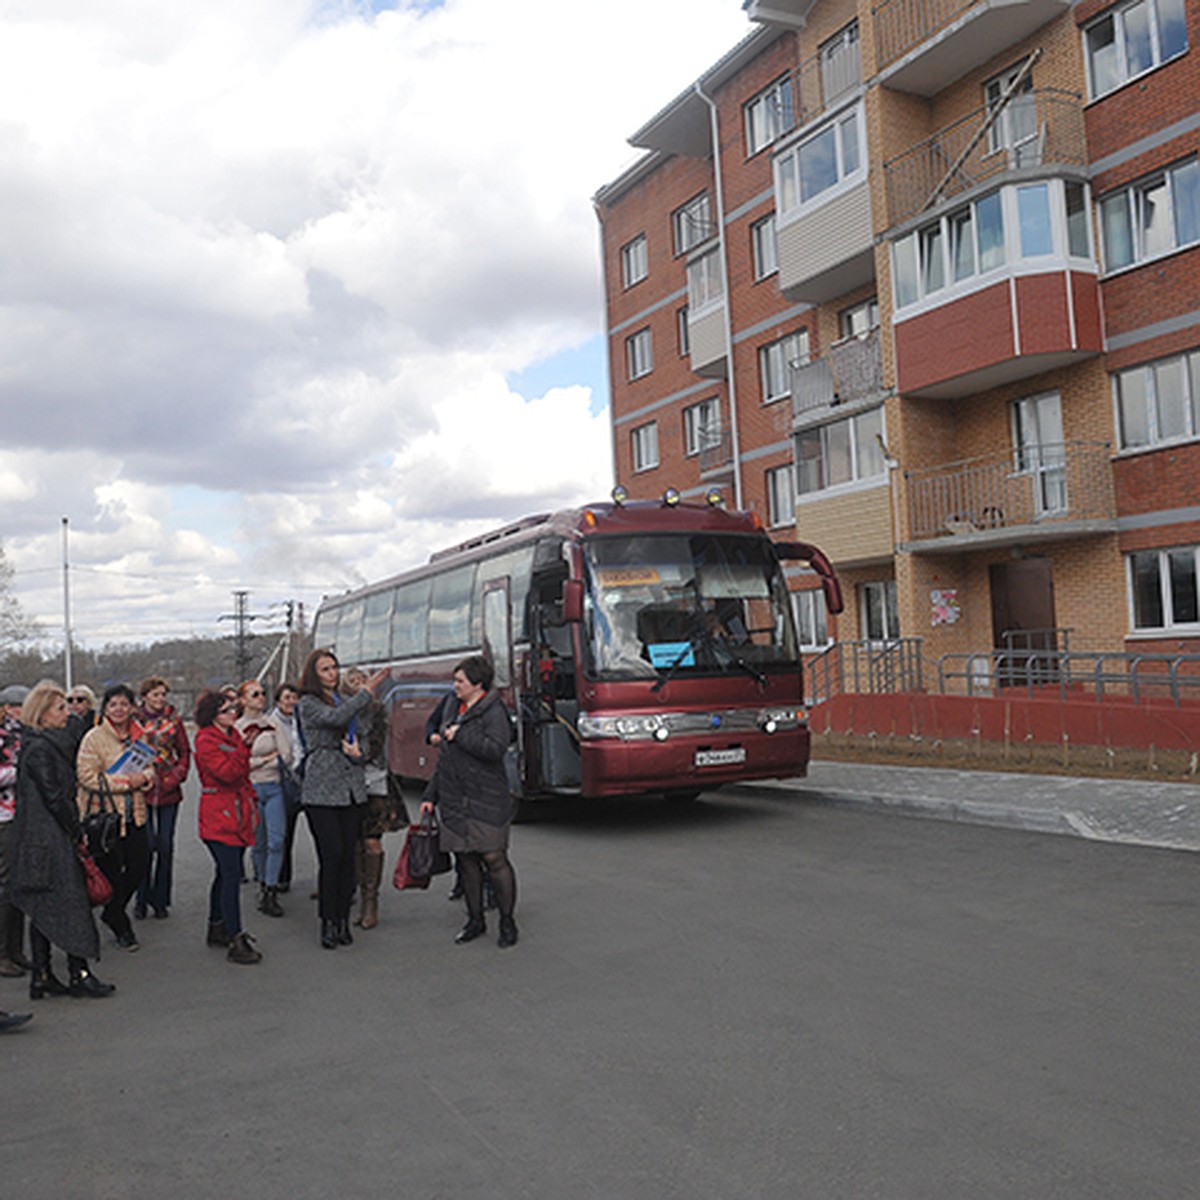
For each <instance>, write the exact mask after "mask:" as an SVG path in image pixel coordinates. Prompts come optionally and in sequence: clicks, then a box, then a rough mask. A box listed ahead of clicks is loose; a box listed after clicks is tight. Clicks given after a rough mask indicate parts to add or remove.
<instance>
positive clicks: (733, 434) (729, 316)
mask: <svg viewBox="0 0 1200 1200" xmlns="http://www.w3.org/2000/svg"><path fill="white" fill-rule="evenodd" d="M692 87H693V88H694V89H695V91H696V95H697V96H699V97H700V99H701V100H703V101H704V103H705V104H707V105H708V114H709V122H710V124H711V126H712V133H711V136H712V150H713V177H714V179H715V180H716V189H715V190H716V199H717V241H718V243H719V245H720V251H719V252H720V255H721V270H722V271H723V272H724V282H725V365H726V370H727V371H728V375H727V379H728V386H729V434H730V442H731V447H730V449H731V452H732V454H733V506H734V508H736V509H738V511H739V512H740V511H741V509H742V506H743V504H742V455H741V441H740V439H739V437H738V419H737V378H736V373H735V371H734V369H733V305H732V302H731V300H732V298H731V295H730V288H729V254H728V250H727V247H726V244H725V191H724V188H723V187H722V185H721V126H720V123H719V122H718V120H717V106H716V103H715V102H714V101H713V100H712V98H711V97H710V96H707V95H705V92H704V89H703V88H702V87H701V86H700V81H699V80H696V81H695V82H694V83H693V84H692Z"/></svg>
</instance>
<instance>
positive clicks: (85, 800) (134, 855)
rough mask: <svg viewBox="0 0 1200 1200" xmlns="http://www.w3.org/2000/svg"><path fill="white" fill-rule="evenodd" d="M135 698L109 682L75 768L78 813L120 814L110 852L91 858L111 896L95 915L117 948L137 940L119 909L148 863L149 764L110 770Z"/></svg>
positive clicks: (122, 746)
mask: <svg viewBox="0 0 1200 1200" xmlns="http://www.w3.org/2000/svg"><path fill="white" fill-rule="evenodd" d="M134 704H135V699H134V695H133V689H132V688H129V687H126V685H125V684H123V683H116V684H113V686H112V687H110V688H109V689H108V690H107V691H106V692H105V693H104V699H103V700H102V701H101V703H100V721H99V723H98V724H97V725H96V726H95V728H94V729H90V730H88V732H87V733H86V734H85V735H84V738H83V741H82V742H80V743H79V756H78V758H77V759H76V763H75V773H76V776H77V777H78V781H79V793H78V800H79V815H80V816H81V817H86V816H87V814H88V812H89V810H92V811H94V810H95V809H97V808H100V807H104V806H109V805H112V806H115V808H116V810H117V812H118V813H119V814H120V817H121V836H120V837H119V838H118V839H117V844H116V846H115V847H114V848H113V850H112V852H111V853H110V854H107V855H104V856H103V857H101V858H98V859H97V863H98V865H99V867H100V869H101V870H102V871H103V872H104V874H105V875H107V876H108V878H109V881H110V882H111V883H112V885H113V898H112V900H110V901H109V903H108V904H106V905H105V907H104V911H103V912H102V913H101V914H100V919H101V920H102V921H103V922H104V923H105V925H107V926H108V927H109V929H111V930H112V932H113V935H114V936H115V937H116V939H117V945H118V946H120V947H121V949H122V950H136V949H137V948H138V940H137V937H136V936H135V935H134V932H133V923H132V922H131V921H130V919H129V914H128V913H127V912H126V911H125V910H126V908H127V906H128V904H129V900H130V898H131V897H132V896H133V894H134V892H136V891H137V889H138V885H139V884H140V883H141V882H142V879H143V878H144V877H145V875H146V871H147V869H148V868H149V866H150V842H149V839H148V838H147V836H146V791H147V789H148V788H150V787H152V786H153V785H154V766H153V764H150V765H149V766H148V767H147V768H145V769H144V770H133V771H130V772H127V773H118V774H113V773H112V767H113V766H114V764H115V763H116V762H117V760H118V759H119V758H120V757H121V755H122V754H124V752H125V751H126V750H127V749H128V748H129V746H130V743H131V742H132V741H133V737H132V730H131V725H130V718H131V717H132V716H133V709H134Z"/></svg>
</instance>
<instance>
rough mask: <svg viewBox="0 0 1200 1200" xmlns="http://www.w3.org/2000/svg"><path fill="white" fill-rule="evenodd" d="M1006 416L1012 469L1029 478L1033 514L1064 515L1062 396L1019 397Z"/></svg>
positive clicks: (1054, 394) (1066, 498)
mask: <svg viewBox="0 0 1200 1200" xmlns="http://www.w3.org/2000/svg"><path fill="white" fill-rule="evenodd" d="M1010 416H1011V421H1012V439H1013V470H1014V471H1015V472H1016V474H1018V475H1029V476H1031V477H1032V481H1033V489H1034V504H1035V509H1036V512H1037V515H1038V516H1039V517H1042V516H1046V515H1048V514H1051V513H1064V512H1066V511H1067V510H1068V508H1069V505H1070V500H1069V497H1068V495H1067V464H1066V443H1065V441H1064V439H1063V421H1062V397H1061V396H1060V395H1059V394H1058V392H1042V393H1040V394H1038V395H1036V396H1023V397H1021V399H1019V400H1014V401H1013V403H1012V406H1011V409H1010Z"/></svg>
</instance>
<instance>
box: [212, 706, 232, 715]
mask: <svg viewBox="0 0 1200 1200" xmlns="http://www.w3.org/2000/svg"><path fill="white" fill-rule="evenodd" d="M235 712H237V705H236V704H226V705H224V706H223V707H222V708H218V709H217V714H218V715H220V714H221V713H235Z"/></svg>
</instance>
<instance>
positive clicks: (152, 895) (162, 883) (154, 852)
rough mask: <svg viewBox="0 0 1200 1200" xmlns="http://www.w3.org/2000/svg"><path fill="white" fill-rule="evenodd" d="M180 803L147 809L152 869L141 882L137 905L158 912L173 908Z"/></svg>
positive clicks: (147, 831)
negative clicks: (177, 823) (177, 822)
mask: <svg viewBox="0 0 1200 1200" xmlns="http://www.w3.org/2000/svg"><path fill="white" fill-rule="evenodd" d="M178 818H179V805H178V804H158V805H153V804H152V805H150V806H149V807H148V808H147V809H146V839H147V841H148V842H149V843H150V869H149V870H148V871H147V872H146V876H145V878H144V879H143V880H142V882H141V883H140V884H139V885H138V890H137V906H138V908H140V909H144V908H146V906H147V905H149V907H150V908H152V909H154V911H155V912H166V911H167V909H168V908H170V907H171V884H172V882H173V880H174V869H175V822H176V821H177V820H178Z"/></svg>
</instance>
